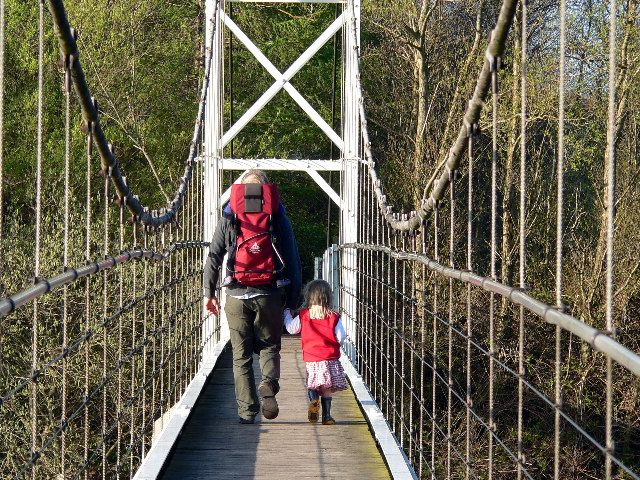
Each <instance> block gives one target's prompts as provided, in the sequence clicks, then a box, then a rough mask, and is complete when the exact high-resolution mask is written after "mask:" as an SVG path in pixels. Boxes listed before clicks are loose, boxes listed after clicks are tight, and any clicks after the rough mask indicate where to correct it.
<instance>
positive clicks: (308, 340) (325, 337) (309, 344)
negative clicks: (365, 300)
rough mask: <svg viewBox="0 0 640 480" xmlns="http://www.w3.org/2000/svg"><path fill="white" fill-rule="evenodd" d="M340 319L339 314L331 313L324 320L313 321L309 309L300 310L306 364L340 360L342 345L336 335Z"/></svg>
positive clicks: (301, 335)
mask: <svg viewBox="0 0 640 480" xmlns="http://www.w3.org/2000/svg"><path fill="white" fill-rule="evenodd" d="M339 318H340V317H339V316H338V314H337V313H335V312H331V313H329V315H327V316H326V317H324V318H322V319H315V318H314V319H311V317H310V316H309V310H308V309H307V308H304V309H302V310H300V327H301V330H300V337H301V340H302V358H303V359H304V361H305V362H321V361H323V360H337V359H339V358H340V344H339V343H338V341H337V340H336V334H335V329H336V325H337V324H338V320H339Z"/></svg>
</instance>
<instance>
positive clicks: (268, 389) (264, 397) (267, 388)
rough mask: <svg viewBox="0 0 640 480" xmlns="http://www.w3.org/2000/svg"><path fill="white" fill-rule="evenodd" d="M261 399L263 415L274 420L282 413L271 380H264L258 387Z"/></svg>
mask: <svg viewBox="0 0 640 480" xmlns="http://www.w3.org/2000/svg"><path fill="white" fill-rule="evenodd" d="M258 393H259V394H260V401H261V403H262V416H263V417H264V418H266V419H267V420H273V419H274V418H276V417H277V416H278V413H280V409H279V408H278V401H277V400H276V394H275V392H274V391H273V387H272V386H271V383H270V382H262V383H260V386H259V387H258Z"/></svg>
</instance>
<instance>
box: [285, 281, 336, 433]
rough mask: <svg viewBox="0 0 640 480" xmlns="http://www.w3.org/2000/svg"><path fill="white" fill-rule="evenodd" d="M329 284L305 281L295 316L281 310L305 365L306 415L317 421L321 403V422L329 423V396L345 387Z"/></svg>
mask: <svg viewBox="0 0 640 480" xmlns="http://www.w3.org/2000/svg"><path fill="white" fill-rule="evenodd" d="M332 298H333V295H332V292H331V286H330V285H329V284H328V283H327V282H325V281H324V280H314V281H312V282H309V283H308V284H307V286H306V288H305V291H304V306H305V308H303V309H302V310H300V314H299V315H298V316H297V317H296V318H291V313H290V312H289V311H288V310H285V327H286V328H287V331H288V332H289V333H291V334H296V333H299V332H300V336H301V340H302V356H303V359H304V361H305V363H306V365H307V389H308V395H309V408H308V411H307V417H308V419H309V421H310V422H317V421H318V417H319V415H318V414H319V412H320V404H322V424H323V425H333V424H335V423H336V421H335V420H334V419H333V417H332V416H331V395H332V394H333V393H334V392H337V391H339V390H346V389H347V381H346V379H345V377H344V370H343V369H342V365H341V364H340V360H339V358H340V345H341V344H342V342H343V341H344V339H345V336H346V335H345V331H344V327H343V325H342V321H341V320H340V317H339V315H338V314H337V313H336V312H334V311H332V310H331V305H333V300H332Z"/></svg>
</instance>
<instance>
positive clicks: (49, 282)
mask: <svg viewBox="0 0 640 480" xmlns="http://www.w3.org/2000/svg"><path fill="white" fill-rule="evenodd" d="M208 246H209V242H199V241H186V242H175V243H173V244H172V245H171V246H169V248H167V249H166V250H165V251H164V252H156V251H154V250H149V249H145V248H136V249H133V250H128V251H124V252H120V253H119V254H118V255H113V256H105V257H104V258H103V259H102V260H97V261H95V262H90V263H87V264H85V265H83V266H81V267H71V268H67V269H66V270H65V271H64V272H63V273H61V274H59V275H56V276H54V277H50V278H44V279H38V281H37V282H36V283H35V285H33V286H32V287H29V288H25V289H23V290H20V291H19V292H17V293H14V294H13V295H10V296H8V297H6V298H3V299H0V318H3V317H6V316H7V315H9V314H10V313H12V312H14V311H16V310H17V309H18V308H20V307H22V306H23V305H25V304H28V303H31V302H32V301H33V300H36V299H38V298H40V297H42V296H44V295H46V294H47V293H50V292H52V291H54V290H57V289H59V288H60V287H63V286H65V285H69V284H71V283H73V282H75V281H76V280H78V279H80V278H83V277H88V276H91V275H95V274H96V273H100V272H103V271H105V270H110V269H112V268H113V267H116V266H118V265H122V264H124V263H127V262H129V261H131V260H153V261H154V262H161V261H164V260H166V259H167V258H169V256H170V255H171V254H172V253H173V252H174V251H176V250H185V249H189V248H207V247H208Z"/></svg>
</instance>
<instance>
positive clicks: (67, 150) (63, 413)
mask: <svg viewBox="0 0 640 480" xmlns="http://www.w3.org/2000/svg"><path fill="white" fill-rule="evenodd" d="M69 61H70V58H69V57H66V56H65V57H64V58H63V62H64V93H65V109H64V111H65V113H64V119H65V120H64V130H65V135H64V238H63V247H62V249H63V253H62V255H63V257H62V264H63V265H62V267H63V270H64V271H66V270H67V268H68V266H69V211H70V205H69V193H70V192H69V186H70V183H69V180H70V179H69V165H70V161H71V73H70V72H69ZM0 210H1V209H0ZM67 289H68V287H67V286H66V285H65V286H64V291H63V293H62V352H64V351H66V349H67V342H68V324H67V321H68V318H67V315H68V303H67V302H68V298H67V296H68V295H67V293H68V292H67ZM61 402H62V404H61V407H60V421H61V422H63V421H64V419H65V418H67V359H66V358H64V359H63V360H62V399H61ZM65 433H66V432H63V433H62V436H61V438H60V475H62V478H64V477H65V473H66V455H67V452H66V435H65Z"/></svg>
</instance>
